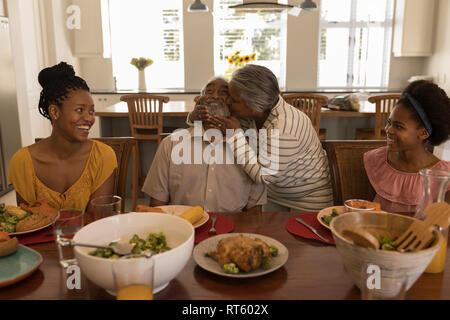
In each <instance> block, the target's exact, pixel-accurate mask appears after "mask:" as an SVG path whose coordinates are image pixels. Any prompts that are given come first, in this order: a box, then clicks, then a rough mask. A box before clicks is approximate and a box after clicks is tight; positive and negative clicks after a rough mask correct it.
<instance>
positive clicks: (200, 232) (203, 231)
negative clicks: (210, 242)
mask: <svg viewBox="0 0 450 320" xmlns="http://www.w3.org/2000/svg"><path fill="white" fill-rule="evenodd" d="M209 215H210V218H209V220H208V221H207V222H206V223H205V224H204V225H202V226H201V227H198V228H196V229H195V239H194V242H195V243H199V242H201V241H203V240H205V239H208V238H209V237H214V236H216V235H218V234H224V233H228V232H231V231H233V229H234V222H233V220H231V219H229V218H227V217H224V216H221V215H218V214H215V213H210V214H209ZM213 215H215V216H217V220H216V224H215V226H214V227H215V228H216V230H217V233H214V234H209V233H208V230H209V229H210V228H211V225H212V219H211V216H213Z"/></svg>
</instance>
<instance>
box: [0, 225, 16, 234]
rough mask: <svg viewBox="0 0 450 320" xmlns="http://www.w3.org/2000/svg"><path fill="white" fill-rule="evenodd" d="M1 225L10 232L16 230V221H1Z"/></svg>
mask: <svg viewBox="0 0 450 320" xmlns="http://www.w3.org/2000/svg"><path fill="white" fill-rule="evenodd" d="M0 226H1V227H2V228H3V229H4V230H5V231H6V232H8V233H13V232H16V224H15V223H14V224H13V223H8V222H1V223H0Z"/></svg>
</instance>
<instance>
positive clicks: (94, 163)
mask: <svg viewBox="0 0 450 320" xmlns="http://www.w3.org/2000/svg"><path fill="white" fill-rule="evenodd" d="M116 168H117V158H116V154H115V152H114V150H113V149H112V148H111V147H110V146H108V145H106V144H104V143H101V142H99V141H96V140H93V144H92V148H91V152H90V154H89V159H88V161H87V163H86V166H85V168H84V170H83V173H82V174H81V176H80V178H78V180H77V181H76V182H75V183H74V184H73V185H72V186H71V187H70V188H69V189H67V190H66V191H65V192H63V193H59V192H57V191H54V190H52V189H50V188H49V187H47V186H46V185H45V184H44V183H43V182H42V181H40V180H39V178H38V177H37V176H36V173H35V171H34V166H33V160H32V159H31V154H30V152H29V150H28V147H24V148H22V149H20V150H19V151H17V152H16V153H15V154H14V156H13V157H12V159H11V162H10V170H9V177H8V180H9V181H10V182H11V183H12V184H13V185H14V189H15V190H16V192H17V193H18V194H19V195H20V196H21V197H22V198H23V199H24V200H25V201H26V202H28V203H29V204H33V203H34V202H35V201H36V200H37V199H45V200H47V202H48V204H49V205H50V206H52V207H53V208H56V209H61V208H66V209H78V210H86V208H87V206H88V204H89V199H90V198H91V195H92V194H93V193H94V192H95V191H96V190H97V189H98V188H99V187H100V186H101V185H102V184H103V183H104V182H105V181H106V180H107V179H108V178H109V177H110V176H111V174H112V173H113V172H114V170H115V169H116Z"/></svg>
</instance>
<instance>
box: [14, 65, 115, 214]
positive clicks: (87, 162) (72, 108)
mask: <svg viewBox="0 0 450 320" xmlns="http://www.w3.org/2000/svg"><path fill="white" fill-rule="evenodd" d="M38 80H39V83H40V84H41V86H42V88H43V89H42V91H41V96H40V100H39V112H40V113H41V114H42V115H43V116H44V117H46V118H47V119H49V120H50V122H51V124H52V133H51V135H50V137H48V138H46V139H43V140H41V141H39V142H37V143H35V144H33V145H31V146H28V147H24V148H22V149H20V150H19V151H17V152H16V154H15V155H14V157H13V158H12V160H11V163H10V172H9V181H10V182H11V183H12V184H13V185H14V188H15V190H16V194H17V204H18V205H19V204H20V203H26V204H30V205H32V204H33V203H34V202H35V201H36V200H38V199H44V200H46V201H47V202H48V204H49V205H50V206H52V207H54V208H56V209H61V208H66V209H69V208H70V209H78V210H87V211H90V210H89V208H88V205H89V202H90V200H91V199H92V198H95V197H97V196H101V195H111V194H112V193H113V187H114V174H115V169H116V168H117V159H116V155H115V153H114V151H113V150H112V148H111V147H109V146H107V145H105V144H103V143H101V142H98V141H92V140H89V139H88V135H89V129H90V128H91V127H92V125H93V124H94V121H95V117H94V112H95V110H94V102H93V100H92V97H91V95H90V92H89V87H88V86H87V84H86V82H85V81H84V80H83V79H82V78H80V77H78V76H76V75H75V71H74V70H73V67H72V66H70V65H68V64H67V63H65V62H61V63H59V64H57V65H55V66H53V67H49V68H45V69H43V70H42V71H41V72H40V73H39V77H38Z"/></svg>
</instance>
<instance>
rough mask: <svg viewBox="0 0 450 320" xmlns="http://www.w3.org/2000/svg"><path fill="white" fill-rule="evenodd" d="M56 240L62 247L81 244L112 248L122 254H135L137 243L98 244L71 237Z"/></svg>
mask: <svg viewBox="0 0 450 320" xmlns="http://www.w3.org/2000/svg"><path fill="white" fill-rule="evenodd" d="M56 242H57V243H58V244H59V245H61V246H62V247H74V246H79V247H88V248H100V249H111V250H112V251H114V252H115V253H117V254H120V255H130V254H133V252H132V250H133V248H134V247H135V245H136V244H135V243H114V244H112V245H110V246H100V245H97V244H89V243H80V242H75V241H73V240H71V239H67V238H59V239H58V240H56Z"/></svg>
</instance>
